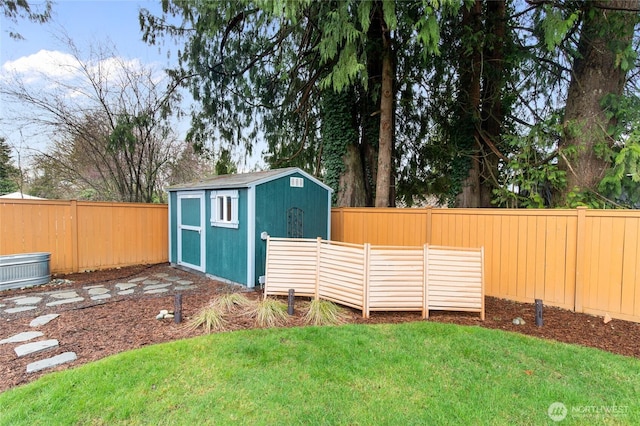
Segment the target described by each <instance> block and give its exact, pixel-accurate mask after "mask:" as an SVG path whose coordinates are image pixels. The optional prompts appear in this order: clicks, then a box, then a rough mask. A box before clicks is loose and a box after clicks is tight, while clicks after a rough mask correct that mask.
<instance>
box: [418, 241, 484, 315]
mask: <svg viewBox="0 0 640 426" xmlns="http://www.w3.org/2000/svg"><path fill="white" fill-rule="evenodd" d="M483 264H484V261H483V250H482V249H478V250H466V251H463V250H460V249H456V250H452V249H450V248H448V247H433V246H429V250H428V251H427V291H428V296H427V297H428V304H429V308H430V309H433V310H447V309H451V308H454V307H455V309H456V310H460V311H471V312H480V315H481V318H482V319H483V320H484V285H483Z"/></svg>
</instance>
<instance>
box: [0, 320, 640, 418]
mask: <svg viewBox="0 0 640 426" xmlns="http://www.w3.org/2000/svg"><path fill="white" fill-rule="evenodd" d="M638 395H640V360H638V359H634V358H625V357H621V356H617V355H613V354H610V353H606V352H602V351H598V350H594V349H589V348H582V347H576V346H570V345H565V344H560V343H554V342H548V341H543V340H538V339H534V338H530V337H526V336H522V335H518V334H512V333H505V332H500V331H496V330H487V329H483V328H479V327H460V326H455V325H448V324H439V323H431V322H415V323H408V324H400V325H373V326H371V325H366V326H365V325H347V326H340V327H305V328H287V329H258V330H248V331H240V332H233V333H220V334H213V335H208V336H204V337H199V338H195V339H190V340H183V341H176V342H171V343H168V344H162V345H156V346H152V347H148V348H144V349H140V350H135V351H131V352H127V353H123V354H120V355H117V356H113V357H110V358H107V359H104V360H101V361H99V362H95V363H91V364H87V365H84V366H81V367H79V368H76V369H73V370H67V371H64V372H61V373H55V374H49V375H46V376H44V377H43V378H41V379H40V380H38V381H36V382H34V383H31V384H29V385H26V386H23V387H20V388H16V389H13V390H10V391H7V392H4V393H2V394H0V424H2V425H20V424H25V425H51V424H65V425H66V424H92V425H100V424H109V425H112V424H127V425H132V424H133V425H136V424H153V425H160V424H186V425H196V424H197V425H201V424H229V423H238V424H251V425H253V424H276V425H291V424H345V425H347V424H348V425H379V424H390V425H409V424H422V425H424V424H428V425H435V424H536V425H537V424H545V423H546V424H555V423H554V422H553V421H552V420H551V419H550V417H549V416H548V414H547V409H548V407H549V406H550V404H552V403H554V402H562V403H563V404H564V406H565V407H566V408H567V416H566V419H565V420H564V421H562V423H560V424H563V425H564V424H585V423H590V424H593V423H600V424H602V423H608V424H640V402H639V398H638Z"/></svg>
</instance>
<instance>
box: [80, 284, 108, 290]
mask: <svg viewBox="0 0 640 426" xmlns="http://www.w3.org/2000/svg"><path fill="white" fill-rule="evenodd" d="M82 288H83V289H85V290H91V289H92V288H104V285H103V284H97V285H86V286H84V287H82Z"/></svg>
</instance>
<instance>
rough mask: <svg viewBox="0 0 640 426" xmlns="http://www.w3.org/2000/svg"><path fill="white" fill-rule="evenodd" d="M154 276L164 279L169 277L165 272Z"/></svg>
mask: <svg viewBox="0 0 640 426" xmlns="http://www.w3.org/2000/svg"><path fill="white" fill-rule="evenodd" d="M153 275H154V276H156V277H158V278H164V277H168V276H169V274H165V273H164V272H159V273H157V274H153Z"/></svg>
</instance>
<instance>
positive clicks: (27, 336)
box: [0, 331, 44, 345]
mask: <svg viewBox="0 0 640 426" xmlns="http://www.w3.org/2000/svg"><path fill="white" fill-rule="evenodd" d="M41 336H44V333H42V332H41V331H24V332H22V333H18V334H15V335H13V336H11V337H7V338H6V339H2V340H0V345H1V344H3V343H19V342H26V341H27V340H31V339H35V338H36V337H41Z"/></svg>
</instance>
